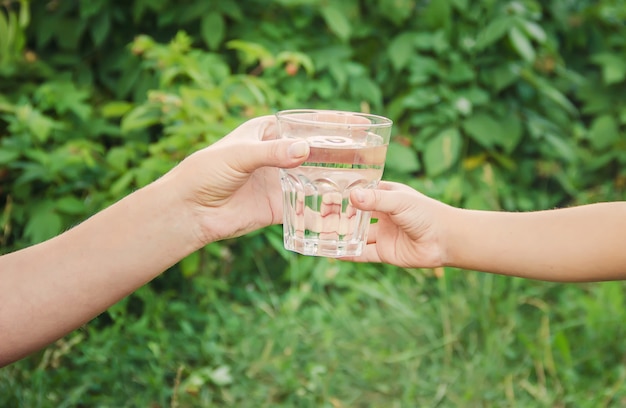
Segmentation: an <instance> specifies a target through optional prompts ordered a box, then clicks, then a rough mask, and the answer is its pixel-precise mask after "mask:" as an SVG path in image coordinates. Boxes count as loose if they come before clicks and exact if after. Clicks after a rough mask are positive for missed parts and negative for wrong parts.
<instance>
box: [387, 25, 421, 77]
mask: <svg viewBox="0 0 626 408" xmlns="http://www.w3.org/2000/svg"><path fill="white" fill-rule="evenodd" d="M414 38H415V33H411V32H408V33H402V34H400V35H397V36H396V37H395V38H394V39H393V40H392V41H391V43H390V44H389V47H388V48H387V53H388V54H389V60H390V61H391V65H393V67H394V68H395V69H396V71H400V70H401V69H402V68H404V67H405V66H406V65H407V63H408V62H409V60H410V58H411V55H412V54H413V52H414V48H415V46H414V43H413V42H414Z"/></svg>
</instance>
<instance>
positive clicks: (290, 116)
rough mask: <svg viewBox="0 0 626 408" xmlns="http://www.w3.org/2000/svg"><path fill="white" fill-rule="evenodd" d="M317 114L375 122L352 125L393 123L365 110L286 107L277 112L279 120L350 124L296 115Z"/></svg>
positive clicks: (373, 126) (320, 124) (310, 123)
mask: <svg viewBox="0 0 626 408" xmlns="http://www.w3.org/2000/svg"><path fill="white" fill-rule="evenodd" d="M307 113H309V114H314V113H315V114H317V113H322V114H324V113H328V114H335V115H339V116H346V117H347V116H360V117H363V118H366V119H373V120H375V122H371V123H350V124H349V125H350V126H352V127H364V128H379V127H388V126H392V125H393V121H392V120H391V119H389V118H387V117H385V116H381V115H375V114H373V113H364V112H351V111H342V110H333V109H286V110H281V111H278V112H276V117H277V118H278V119H279V120H285V121H289V122H291V123H301V124H307V125H318V126H337V124H348V123H342V122H331V121H329V120H313V119H302V118H298V117H296V116H295V115H297V114H307Z"/></svg>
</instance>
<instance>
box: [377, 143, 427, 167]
mask: <svg viewBox="0 0 626 408" xmlns="http://www.w3.org/2000/svg"><path fill="white" fill-rule="evenodd" d="M385 168H387V169H389V170H391V171H393V172H396V173H402V174H412V173H415V172H416V171H419V170H420V168H421V166H420V162H419V161H418V160H417V155H416V154H415V151H414V150H413V149H411V148H410V147H408V146H404V145H401V144H400V143H396V142H391V143H389V147H388V148H387V159H386V164H385Z"/></svg>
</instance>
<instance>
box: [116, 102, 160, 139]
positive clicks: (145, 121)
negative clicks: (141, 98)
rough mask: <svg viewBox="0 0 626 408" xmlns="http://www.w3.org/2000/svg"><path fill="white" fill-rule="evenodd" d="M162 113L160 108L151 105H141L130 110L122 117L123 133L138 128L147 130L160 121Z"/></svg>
mask: <svg viewBox="0 0 626 408" xmlns="http://www.w3.org/2000/svg"><path fill="white" fill-rule="evenodd" d="M160 118H161V114H160V111H159V110H158V109H156V108H155V107H152V106H150V105H140V106H137V107H136V108H134V109H133V110H132V111H130V112H129V113H128V114H127V115H126V116H124V118H123V119H122V124H121V129H122V132H123V133H130V132H133V131H137V130H145V129H147V128H149V127H150V126H153V125H156V124H158V123H159V122H160Z"/></svg>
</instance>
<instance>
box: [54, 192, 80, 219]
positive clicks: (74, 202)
mask: <svg viewBox="0 0 626 408" xmlns="http://www.w3.org/2000/svg"><path fill="white" fill-rule="evenodd" d="M54 206H55V208H56V209H57V210H58V211H59V212H62V213H64V214H70V215H80V214H83V213H84V212H85V203H84V202H83V200H80V199H78V198H77V197H74V196H65V197H62V198H60V199H58V200H56V201H55V203H54Z"/></svg>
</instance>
